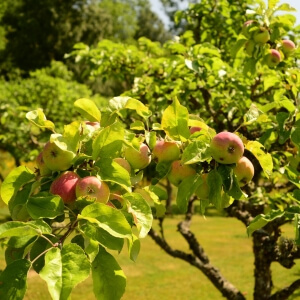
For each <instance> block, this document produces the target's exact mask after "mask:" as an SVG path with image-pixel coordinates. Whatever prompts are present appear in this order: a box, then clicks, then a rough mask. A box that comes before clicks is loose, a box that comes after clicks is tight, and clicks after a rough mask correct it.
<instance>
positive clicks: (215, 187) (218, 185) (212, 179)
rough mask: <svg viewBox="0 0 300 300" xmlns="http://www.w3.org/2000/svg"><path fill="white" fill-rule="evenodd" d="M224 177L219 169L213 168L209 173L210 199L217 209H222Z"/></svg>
mask: <svg viewBox="0 0 300 300" xmlns="http://www.w3.org/2000/svg"><path fill="white" fill-rule="evenodd" d="M222 183H223V181H222V177H221V175H220V174H219V173H218V171H217V170H212V171H210V172H209V173H208V175H207V184H208V187H209V196H208V198H209V201H210V203H212V204H213V205H214V206H215V207H216V208H217V209H219V210H220V209H222V208H223V204H222V202H223V201H222Z"/></svg>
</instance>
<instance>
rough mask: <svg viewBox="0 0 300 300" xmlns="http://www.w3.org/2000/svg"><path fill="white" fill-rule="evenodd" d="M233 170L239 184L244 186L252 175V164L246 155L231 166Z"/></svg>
mask: <svg viewBox="0 0 300 300" xmlns="http://www.w3.org/2000/svg"><path fill="white" fill-rule="evenodd" d="M233 172H234V174H235V175H236V177H237V180H238V182H239V185H240V186H244V185H246V184H247V183H249V182H250V181H251V180H252V178H253V176H254V166H253V164H252V162H251V161H250V160H249V159H248V158H247V157H245V156H243V157H242V158H240V160H239V161H238V162H237V164H236V166H235V167H234V168H233Z"/></svg>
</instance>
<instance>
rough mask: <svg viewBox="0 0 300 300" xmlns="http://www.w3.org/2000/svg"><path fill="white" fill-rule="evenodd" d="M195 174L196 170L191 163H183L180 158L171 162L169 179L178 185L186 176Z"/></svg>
mask: <svg viewBox="0 0 300 300" xmlns="http://www.w3.org/2000/svg"><path fill="white" fill-rule="evenodd" d="M194 174H196V171H195V169H194V168H192V167H191V166H190V165H184V164H181V161H180V160H175V161H173V162H172V164H171V170H170V172H169V174H168V179H169V181H170V182H171V183H172V184H174V185H175V186H178V185H179V184H180V182H181V181H182V180H183V179H184V178H186V177H188V176H191V175H194Z"/></svg>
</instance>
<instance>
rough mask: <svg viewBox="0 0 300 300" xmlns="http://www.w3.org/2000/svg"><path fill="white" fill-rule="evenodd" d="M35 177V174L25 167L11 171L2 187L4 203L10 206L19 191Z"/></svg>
mask: <svg viewBox="0 0 300 300" xmlns="http://www.w3.org/2000/svg"><path fill="white" fill-rule="evenodd" d="M34 177H35V175H34V173H33V172H32V171H31V170H29V169H28V168H27V167H25V166H20V167H17V168H16V169H14V170H13V171H11V172H10V173H9V174H8V176H7V177H6V178H5V179H4V181H3V183H2V185H1V198H2V200H3V202H4V203H6V204H8V202H9V201H10V200H11V199H12V198H13V197H14V196H15V195H16V193H17V191H18V190H19V189H20V188H21V187H22V186H23V185H25V184H26V183H28V182H29V181H31V180H32V179H33V178H34Z"/></svg>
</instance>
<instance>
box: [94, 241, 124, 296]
mask: <svg viewBox="0 0 300 300" xmlns="http://www.w3.org/2000/svg"><path fill="white" fill-rule="evenodd" d="M92 277H93V286H94V294H95V296H96V299H97V300H119V299H121V298H122V296H123V294H124V292H125V287H126V276H125V274H124V272H123V270H122V269H121V267H120V266H119V264H118V263H117V261H116V260H115V258H114V257H113V256H112V255H111V254H110V253H108V252H107V251H106V250H105V249H104V248H103V247H101V246H100V247H99V252H98V254H97V256H96V258H95V259H94V261H93V263H92Z"/></svg>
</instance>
